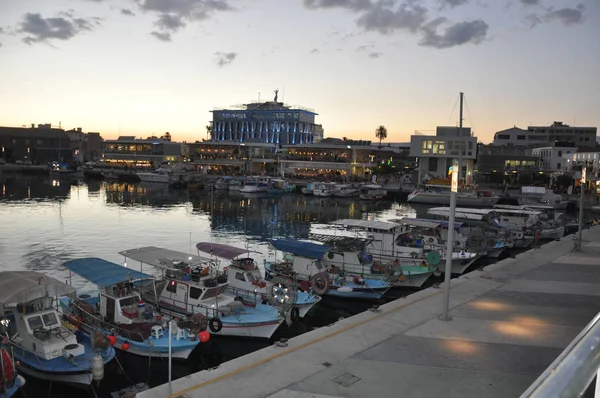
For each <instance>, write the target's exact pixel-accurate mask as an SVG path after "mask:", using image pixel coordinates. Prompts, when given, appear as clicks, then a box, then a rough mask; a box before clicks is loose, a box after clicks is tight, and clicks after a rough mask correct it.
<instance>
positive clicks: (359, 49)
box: [356, 44, 375, 52]
mask: <svg viewBox="0 0 600 398" xmlns="http://www.w3.org/2000/svg"><path fill="white" fill-rule="evenodd" d="M373 47H375V45H374V44H363V45H362V46H358V47H357V48H356V52H361V51H367V50H368V49H370V48H373Z"/></svg>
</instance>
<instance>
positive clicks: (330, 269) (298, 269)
mask: <svg viewBox="0 0 600 398" xmlns="http://www.w3.org/2000/svg"><path fill="white" fill-rule="evenodd" d="M271 245H272V246H273V247H274V248H275V249H277V250H279V251H281V252H283V253H285V256H284V257H283V261H276V260H275V261H273V262H269V261H265V277H266V278H267V279H270V278H272V277H277V276H285V277H287V278H292V279H294V278H297V280H301V281H304V282H308V283H305V284H304V286H306V287H305V289H306V288H308V286H307V285H308V284H310V288H311V289H312V290H313V291H314V292H315V293H316V294H320V295H325V294H326V295H329V296H335V297H340V298H358V299H380V298H381V297H382V296H383V295H384V294H385V293H386V292H387V291H388V290H389V289H390V288H391V287H392V285H391V284H390V283H389V282H387V281H385V280H381V279H373V278H368V277H364V274H361V273H360V272H351V271H346V262H349V263H350V264H353V260H354V259H356V258H357V254H358V252H340V251H337V250H334V249H332V248H331V247H330V246H328V245H323V244H318V243H313V242H302V241H298V240H294V239H275V240H272V241H271ZM364 260H365V261H364V265H363V266H362V267H360V268H364V269H368V268H369V267H370V266H371V265H372V263H373V260H372V259H370V260H369V259H367V258H364ZM353 265H354V264H353ZM355 267H356V266H355V265H354V266H353V267H352V269H355ZM301 286H302V283H301Z"/></svg>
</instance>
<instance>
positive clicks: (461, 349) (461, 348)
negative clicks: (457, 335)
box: [443, 340, 480, 355]
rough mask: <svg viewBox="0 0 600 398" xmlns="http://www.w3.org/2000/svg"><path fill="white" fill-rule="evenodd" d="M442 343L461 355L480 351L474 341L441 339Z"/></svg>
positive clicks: (449, 349)
mask: <svg viewBox="0 0 600 398" xmlns="http://www.w3.org/2000/svg"><path fill="white" fill-rule="evenodd" d="M443 345H444V347H445V348H446V349H447V350H448V351H452V352H454V353H456V354H462V355H474V354H477V353H478V352H479V351H480V350H479V347H478V346H477V345H476V344H475V343H473V342H471V341H465V340H443Z"/></svg>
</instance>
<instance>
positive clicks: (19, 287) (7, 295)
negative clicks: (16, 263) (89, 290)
mask: <svg viewBox="0 0 600 398" xmlns="http://www.w3.org/2000/svg"><path fill="white" fill-rule="evenodd" d="M72 293H75V289H74V288H73V287H71V286H69V285H67V284H66V283H64V282H61V281H59V280H58V279H54V278H52V277H50V276H47V275H44V274H41V273H39V272H34V271H3V272H0V306H5V305H8V304H18V303H26V302H29V301H32V300H36V299H39V298H44V297H59V296H66V295H68V294H72Z"/></svg>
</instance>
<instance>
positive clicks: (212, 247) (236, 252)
mask: <svg viewBox="0 0 600 398" xmlns="http://www.w3.org/2000/svg"><path fill="white" fill-rule="evenodd" d="M196 248H197V249H198V250H200V251H201V252H204V253H210V254H211V255H214V256H217V257H221V258H226V259H229V260H231V259H234V258H236V257H237V256H240V255H242V254H246V253H248V252H249V250H247V249H241V248H239V247H235V246H230V245H224V244H222V243H212V242H200V243H197V244H196Z"/></svg>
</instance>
